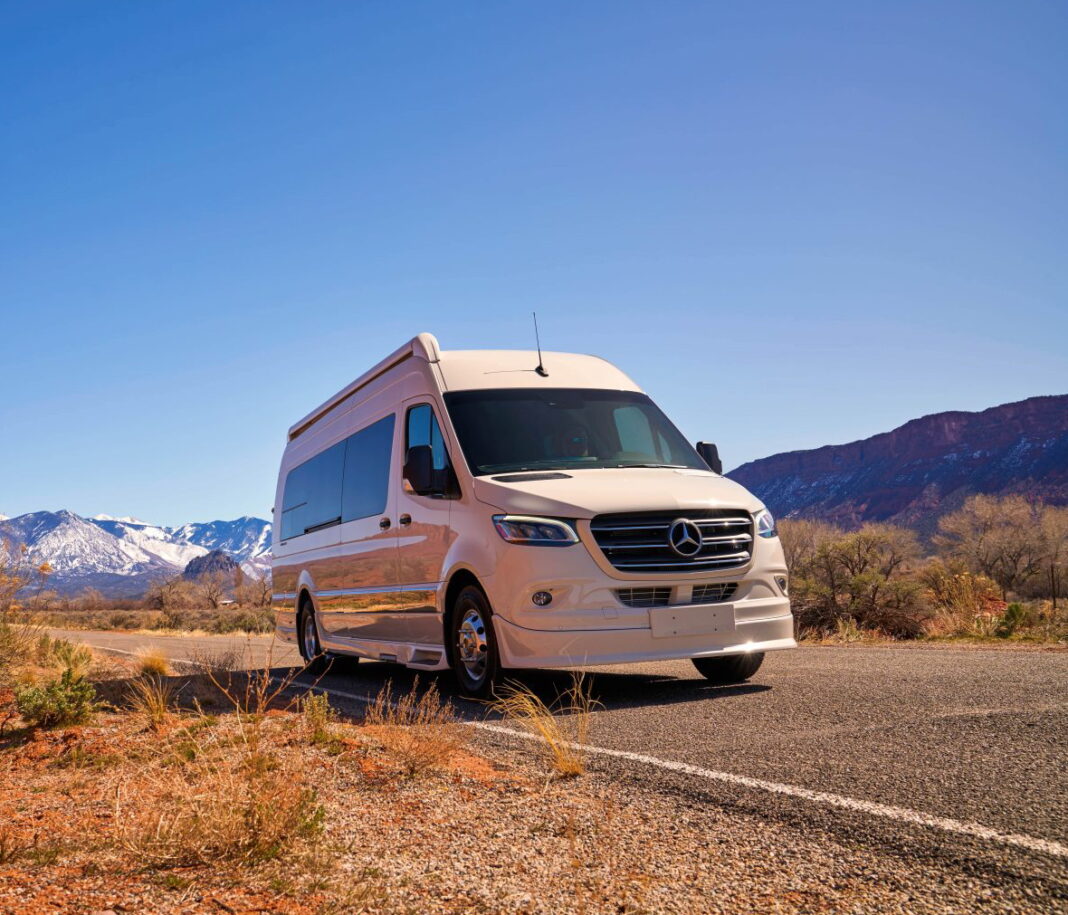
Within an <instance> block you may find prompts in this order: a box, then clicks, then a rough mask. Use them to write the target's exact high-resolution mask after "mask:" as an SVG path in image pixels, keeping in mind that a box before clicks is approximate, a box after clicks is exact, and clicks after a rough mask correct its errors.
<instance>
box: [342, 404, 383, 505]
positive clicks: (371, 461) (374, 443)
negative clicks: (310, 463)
mask: <svg viewBox="0 0 1068 915" xmlns="http://www.w3.org/2000/svg"><path fill="white" fill-rule="evenodd" d="M394 421H395V417H394V416H393V414H392V413H391V414H390V415H389V416H387V417H385V418H384V419H380V420H379V421H378V422H376V423H372V424H371V425H370V426H368V427H367V428H366V429H361V430H360V431H359V432H357V433H356V434H355V435H350V436H349V437H348V439H346V441H347V442H348V452H347V454H346V455H345V487H344V492H343V497H342V506H341V519H342V520H343V521H354V520H356V519H357V518H369V517H371V516H372V515H381V514H382V513H383V512H384V511H385V510H386V500H387V498H388V496H389V464H390V458H391V457H392V456H393V426H394Z"/></svg>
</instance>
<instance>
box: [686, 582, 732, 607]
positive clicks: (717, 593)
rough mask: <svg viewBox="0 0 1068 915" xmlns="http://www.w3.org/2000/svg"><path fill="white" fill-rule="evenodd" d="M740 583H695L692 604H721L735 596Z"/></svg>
mask: <svg viewBox="0 0 1068 915" xmlns="http://www.w3.org/2000/svg"><path fill="white" fill-rule="evenodd" d="M737 590H738V585H736V584H735V583H734V582H733V581H725V582H717V583H716V584H714V585H694V587H693V597H691V598H690V603H691V604H719V603H722V602H723V601H725V600H730V599H731V598H732V597H734V592H735V591H737Z"/></svg>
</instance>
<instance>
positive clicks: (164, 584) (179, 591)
mask: <svg viewBox="0 0 1068 915" xmlns="http://www.w3.org/2000/svg"><path fill="white" fill-rule="evenodd" d="M190 591H191V586H190V582H188V581H186V579H184V578H182V576H181V575H176V576H173V577H170V578H157V579H156V580H155V581H153V582H152V583H151V584H150V585H149V587H148V592H147V593H146V594H145V603H146V604H147V605H148V606H149V607H152V608H153V609H154V610H161V611H163V612H164V613H173V612H174V611H175V610H180V609H182V608H185V607H188V606H189V604H190V603H191V594H190Z"/></svg>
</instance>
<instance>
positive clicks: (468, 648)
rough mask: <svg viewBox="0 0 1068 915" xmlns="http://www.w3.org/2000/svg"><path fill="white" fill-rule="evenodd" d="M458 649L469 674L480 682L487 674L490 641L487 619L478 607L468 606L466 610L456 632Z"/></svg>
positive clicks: (474, 680)
mask: <svg viewBox="0 0 1068 915" xmlns="http://www.w3.org/2000/svg"><path fill="white" fill-rule="evenodd" d="M456 651H457V654H458V655H459V657H460V663H461V664H463V666H464V670H466V671H467V675H468V676H469V677H470V678H471V680H472V681H473V682H475V683H480V682H481V681H482V680H483V679H484V678H485V676H486V662H487V658H488V656H489V643H488V642H487V639H486V621H485V620H483V619H482V614H481V613H480V612H479V611H478V608H477V607H468V608H467V609H466V610H465V611H464V615H463V619H462V620H460V629H459V631H458V632H457V633H456Z"/></svg>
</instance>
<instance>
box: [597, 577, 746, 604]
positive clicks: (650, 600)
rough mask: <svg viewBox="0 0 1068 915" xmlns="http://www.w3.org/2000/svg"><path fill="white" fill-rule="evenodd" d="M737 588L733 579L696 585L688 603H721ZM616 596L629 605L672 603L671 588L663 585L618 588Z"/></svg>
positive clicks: (731, 595)
mask: <svg viewBox="0 0 1068 915" xmlns="http://www.w3.org/2000/svg"><path fill="white" fill-rule="evenodd" d="M737 590H738V584H737V583H736V582H733V581H723V582H716V583H715V584H711V585H694V587H693V590H692V593H691V595H690V599H689V601H688V603H691V604H719V603H722V602H723V601H727V600H730V599H731V598H732V597H734V592H735V591H737ZM616 597H618V598H619V602H620V603H621V604H626V605H627V606H628V607H667V606H668V605H669V604H670V603H671V588H670V587H667V586H663V585H657V586H656V587H651V588H617V589H616ZM677 599H678V598H676V600H677Z"/></svg>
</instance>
